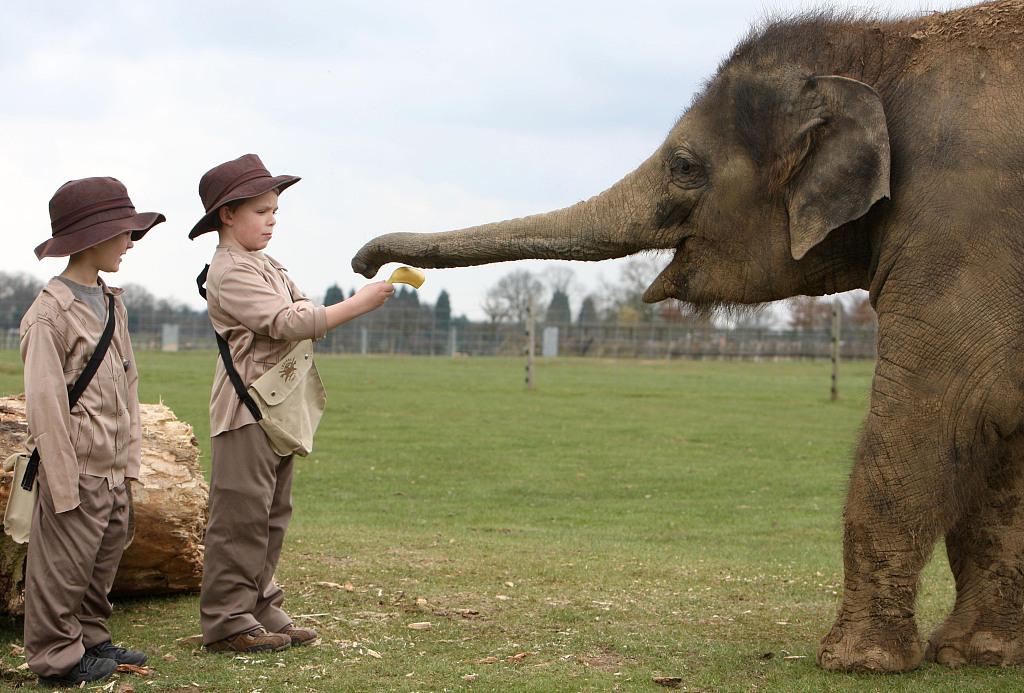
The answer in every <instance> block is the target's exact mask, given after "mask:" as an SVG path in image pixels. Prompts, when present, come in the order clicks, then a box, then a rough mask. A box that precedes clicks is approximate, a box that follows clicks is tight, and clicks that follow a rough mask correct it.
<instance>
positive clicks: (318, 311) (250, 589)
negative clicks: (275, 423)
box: [189, 154, 394, 652]
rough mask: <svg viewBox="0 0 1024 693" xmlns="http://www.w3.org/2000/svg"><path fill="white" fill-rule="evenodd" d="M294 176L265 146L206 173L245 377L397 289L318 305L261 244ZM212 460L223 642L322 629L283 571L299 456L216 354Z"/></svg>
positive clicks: (224, 294)
mask: <svg viewBox="0 0 1024 693" xmlns="http://www.w3.org/2000/svg"><path fill="white" fill-rule="evenodd" d="M298 181H299V178H297V177H295V176H271V175H270V172H269V171H267V169H266V167H265V166H264V165H263V162H262V161H260V158H259V157H258V156H256V155H255V154H246V155H245V156H242V157H239V158H238V159H235V160H233V161H228V162H225V163H223V164H220V165H219V166H216V167H214V168H212V169H211V170H209V171H207V172H206V174H204V175H203V177H202V179H201V180H200V182H199V196H200V198H201V199H202V201H203V207H204V209H205V211H206V213H205V215H204V216H203V218H202V219H200V220H199V223H197V224H196V225H195V227H194V228H193V229H192V231H191V232H190V233H189V238H192V239H194V238H196V237H197V236H199V235H201V234H204V233H207V232H209V231H214V230H216V231H217V232H218V235H219V237H220V242H219V244H218V245H217V249H216V251H215V252H214V255H213V260H211V262H210V266H209V272H208V274H207V280H206V287H207V294H206V298H207V304H208V308H209V312H210V321H211V322H212V323H213V328H214V330H215V331H216V333H217V334H219V335H220V336H221V337H223V338H224V339H225V340H226V341H227V343H228V346H229V350H230V353H231V361H232V363H233V365H234V367H235V369H236V370H237V371H238V374H239V376H240V377H241V380H242V382H243V383H244V385H245V386H248V385H250V384H251V383H252V382H253V381H254V380H256V379H257V378H259V377H260V376H261V375H263V374H264V373H266V372H267V371H268V370H269V369H271V368H273V367H274V366H275V365H276V364H277V362H278V361H280V360H281V358H282V357H283V356H285V355H286V354H287V353H288V352H289V351H291V349H292V348H293V347H295V345H296V344H297V343H298V342H300V341H302V340H305V339H321V338H323V337H324V335H325V334H326V333H327V332H328V330H330V329H333V328H334V327H337V326H338V325H340V324H342V323H343V322H346V321H348V320H351V319H353V318H355V317H357V316H359V315H362V314H364V313H367V312H370V311H372V310H375V309H376V308H378V307H380V306H381V305H383V303H384V301H386V300H387V299H388V298H390V297H391V295H392V294H393V293H394V287H393V286H391V285H390V284H388V283H386V282H375V283H372V284H368V285H366V286H364V287H363V288H362V289H361V290H360V291H359V292H357V293H356V294H355V295H354V296H352V297H351V298H349V299H347V300H345V301H341V302H338V303H335V304H334V305H330V306H315V305H313V303H312V301H310V300H309V299H308V298H306V296H305V295H303V293H302V292H301V291H300V290H299V288H298V287H297V286H296V285H295V283H294V282H293V281H292V280H291V278H290V277H289V276H288V274H287V273H286V271H285V268H284V267H283V266H282V265H281V263H279V262H277V261H276V260H274V259H273V258H272V257H270V256H269V255H265V254H264V253H263V252H262V251H263V249H264V248H266V246H267V244H268V243H269V242H270V239H271V237H272V236H273V234H274V227H275V224H276V219H275V215H276V213H277V199H278V195H280V193H281V192H283V191H284V190H285V189H286V188H288V187H289V186H291V185H293V184H295V183H297V182H298ZM210 435H211V437H212V439H211V450H212V457H213V463H212V467H213V471H212V475H211V479H210V520H209V525H208V526H207V530H206V539H205V542H204V544H205V547H206V552H205V558H204V564H203V585H202V591H201V593H200V598H199V604H200V622H201V625H202V629H203V644H204V645H205V646H206V649H207V650H209V651H212V652H259V651H269V650H273V651H279V650H283V649H285V648H288V647H290V646H293V645H305V644H308V643H311V642H313V641H314V640H316V637H317V634H316V632H315V631H314V630H312V629H311V628H300V627H297V626H296V625H295V624H294V623H293V622H292V619H291V617H290V616H288V614H287V613H286V612H285V611H284V610H283V609H282V608H281V605H282V602H283V601H284V593H283V592H282V590H281V588H280V587H279V586H278V585H277V584H276V583H275V582H274V572H275V570H276V568H277V562H278V558H279V557H280V555H281V546H282V543H283V541H284V535H285V531H286V530H287V527H288V521H289V519H290V518H291V512H292V506H291V484H292V456H291V455H288V456H287V457H281V456H279V455H278V454H277V453H275V452H274V450H273V448H272V447H271V445H270V442H269V440H268V438H267V436H266V434H265V433H264V432H263V429H262V428H260V426H259V425H258V424H257V423H256V419H255V418H254V417H253V415H252V414H251V413H250V412H249V410H248V409H247V408H246V407H245V406H244V405H243V403H242V401H241V400H240V399H239V396H238V394H237V392H236V390H235V388H234V386H233V385H232V383H231V382H230V381H229V377H228V374H227V372H226V370H225V368H224V364H223V363H222V362H221V360H220V359H218V361H217V366H216V372H215V375H214V380H213V392H212V396H211V398H210Z"/></svg>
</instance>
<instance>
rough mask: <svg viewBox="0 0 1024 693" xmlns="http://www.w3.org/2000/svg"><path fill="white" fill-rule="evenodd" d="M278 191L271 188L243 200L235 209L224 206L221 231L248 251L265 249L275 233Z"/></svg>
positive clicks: (221, 213) (221, 215)
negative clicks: (257, 195)
mask: <svg viewBox="0 0 1024 693" xmlns="http://www.w3.org/2000/svg"><path fill="white" fill-rule="evenodd" d="M275 214H277V192H275V191H273V190H269V191H267V192H265V193H263V194H262V195H260V196H259V197H252V198H250V199H248V200H245V201H244V202H242V204H241V205H239V206H238V207H237V208H236V209H235V210H234V211H231V210H230V209H228V208H227V207H222V208H221V212H220V218H221V231H222V232H226V233H227V234H228V235H229V236H230V237H231V238H233V239H234V241H235V242H236V243H238V244H239V245H240V246H242V248H244V249H245V250H248V251H250V252H251V251H254V250H263V249H264V248H266V247H267V244H268V243H270V238H271V236H273V235H274V224H276V223H277V219H276V217H275V216H274V215H275Z"/></svg>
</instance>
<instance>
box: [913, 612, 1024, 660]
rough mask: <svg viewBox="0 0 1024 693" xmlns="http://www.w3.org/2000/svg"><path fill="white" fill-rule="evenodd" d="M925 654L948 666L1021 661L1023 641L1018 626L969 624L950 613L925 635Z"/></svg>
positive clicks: (1022, 658)
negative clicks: (977, 625) (932, 631)
mask: <svg viewBox="0 0 1024 693" xmlns="http://www.w3.org/2000/svg"><path fill="white" fill-rule="evenodd" d="M925 656H926V657H927V659H928V661H930V662H935V663H936V664H943V665H945V666H949V667H958V666H963V665H965V664H975V665H989V666H1004V667H1005V666H1013V665H1018V664H1024V642H1022V638H1021V637H1020V629H1019V627H1018V628H1014V627H1003V626H1001V627H999V628H992V627H987V628H986V627H983V628H969V627H967V626H965V625H964V622H963V620H961V619H955V618H954V617H952V616H951V617H950V618H948V619H946V622H945V623H943V624H942V625H941V626H939V627H938V628H937V629H936V630H935V632H934V633H932V635H931V637H930V638H928V651H927V652H926V653H925Z"/></svg>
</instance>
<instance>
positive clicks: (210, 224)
mask: <svg viewBox="0 0 1024 693" xmlns="http://www.w3.org/2000/svg"><path fill="white" fill-rule="evenodd" d="M300 180H302V178H300V177H299V176H274V177H272V178H257V179H256V180H252V181H249V182H248V183H245V184H243V185H240V186H238V187H237V188H235V189H234V190H232V191H231V192H230V193H228V194H227V195H225V196H224V199H222V200H217V202H216V204H214V205H213V208H212V209H211V210H210V211H209V212H207V213H206V214H204V215H203V218H202V219H200V220H199V223H197V224H196V225H195V226H193V227H192V230H191V231H189V232H188V237H189V238H195V237H196V236H201V235H202V234H204V233H206V232H207V231H215V230H216V229H219V228H220V219H219V218H218V212H219V211H220V208H221V207H223V206H224V205H226V204H228V203H229V202H237V201H238V200H248V199H249V198H252V197H259V196H260V195H262V194H263V193H265V192H269V191H271V190H273V189H274V188H277V191H278V192H284V190H285V188H288V187H290V186H292V185H295V184H296V183H298V182H299V181H300Z"/></svg>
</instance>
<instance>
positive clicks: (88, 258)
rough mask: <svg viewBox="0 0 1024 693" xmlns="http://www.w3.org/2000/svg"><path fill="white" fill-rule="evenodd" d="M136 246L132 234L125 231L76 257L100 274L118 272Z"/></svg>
mask: <svg viewBox="0 0 1024 693" xmlns="http://www.w3.org/2000/svg"><path fill="white" fill-rule="evenodd" d="M134 245H135V243H134V242H132V232H131V231H125V232H124V233H119V234H118V235H116V236H114V237H113V238H108V239H107V240H105V241H103V242H102V243H97V244H96V245H94V246H92V247H91V248H86V249H85V250H83V251H82V252H81V253H75V255H78V256H80V257H81V258H82V260H84V261H85V262H86V263H88V264H89V265H91V266H92V267H95V268H96V269H97V270H99V271H100V272H116V271H117V270H119V269H120V268H121V258H122V257H124V254H125V253H127V252H128V249H129V248H131V247H133V246H134Z"/></svg>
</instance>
